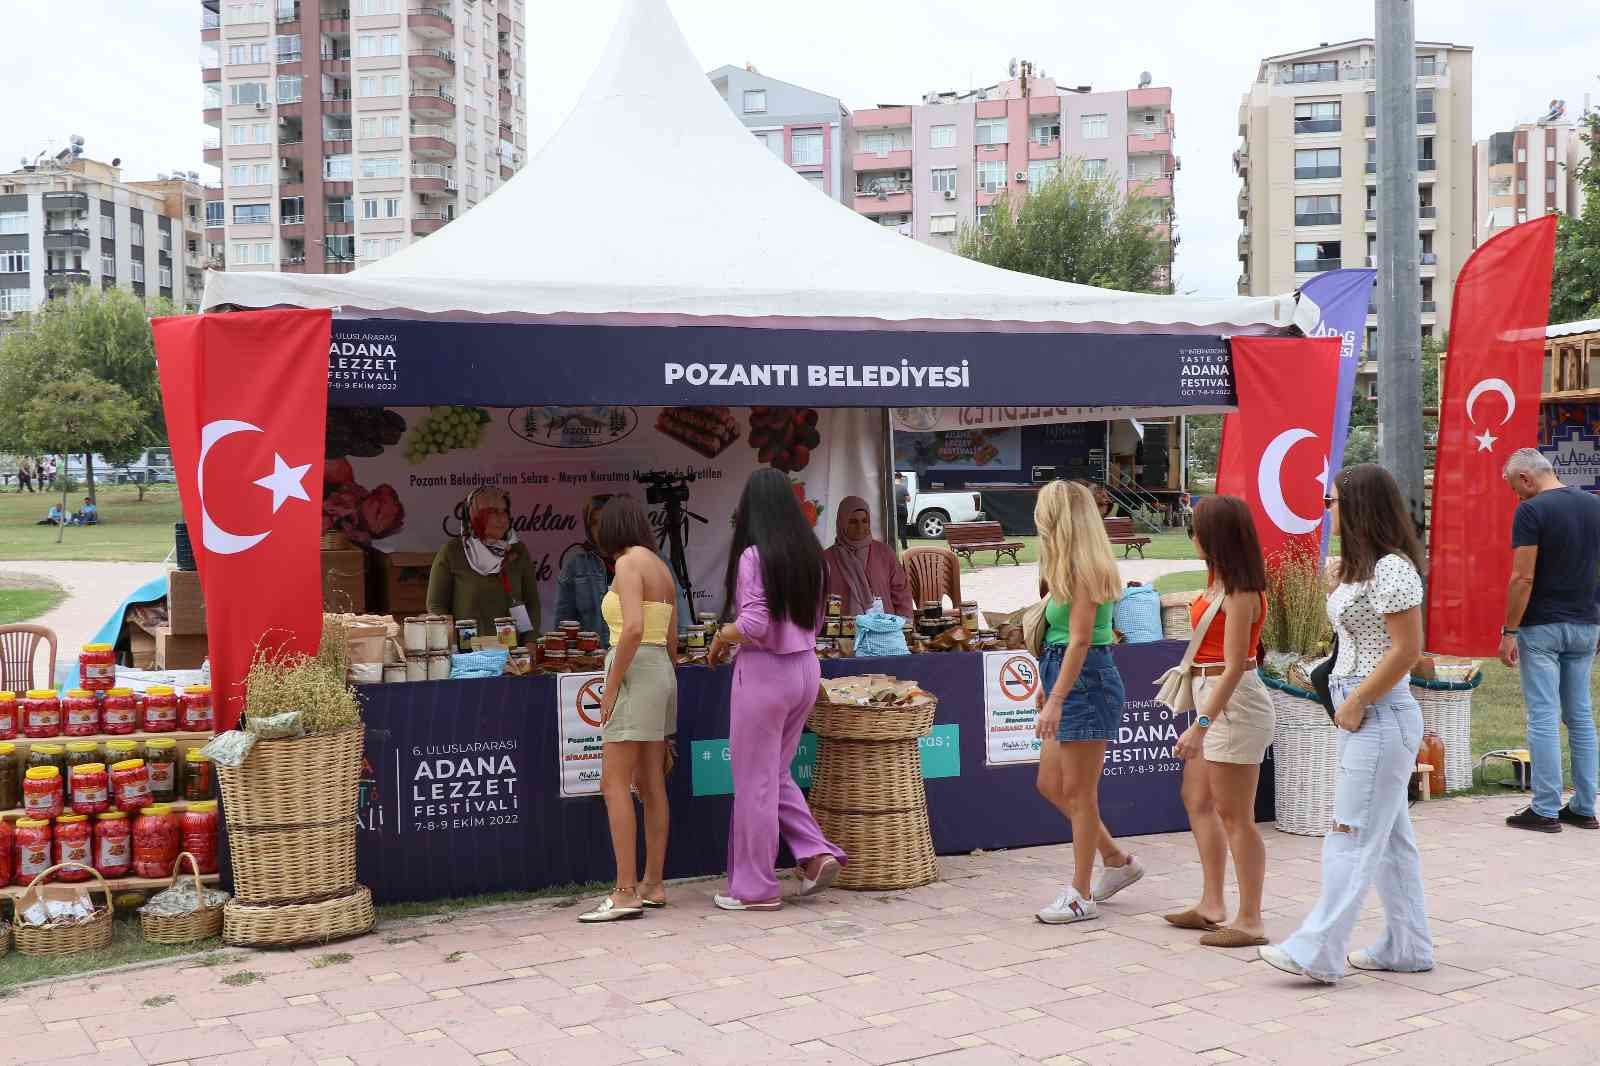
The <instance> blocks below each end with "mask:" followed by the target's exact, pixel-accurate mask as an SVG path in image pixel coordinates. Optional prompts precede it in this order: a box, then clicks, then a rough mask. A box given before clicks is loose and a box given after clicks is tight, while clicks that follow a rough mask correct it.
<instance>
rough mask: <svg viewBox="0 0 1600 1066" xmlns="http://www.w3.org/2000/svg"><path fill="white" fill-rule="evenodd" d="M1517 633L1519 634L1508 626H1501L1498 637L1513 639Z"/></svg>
mask: <svg viewBox="0 0 1600 1066" xmlns="http://www.w3.org/2000/svg"><path fill="white" fill-rule="evenodd" d="M1518 632H1519V630H1515V629H1512V628H1511V627H1510V626H1501V627H1500V635H1501V636H1502V637H1514V636H1516V635H1517V633H1518Z"/></svg>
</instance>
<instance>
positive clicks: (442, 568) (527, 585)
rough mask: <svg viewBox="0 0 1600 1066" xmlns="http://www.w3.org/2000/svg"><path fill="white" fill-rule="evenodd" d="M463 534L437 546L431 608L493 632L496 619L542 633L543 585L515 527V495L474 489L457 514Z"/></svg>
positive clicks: (528, 634)
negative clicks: (541, 605) (540, 603)
mask: <svg viewBox="0 0 1600 1066" xmlns="http://www.w3.org/2000/svg"><path fill="white" fill-rule="evenodd" d="M457 518H458V519H459V520H460V522H461V535H460V536H459V537H457V538H455V539H454V540H452V541H450V542H449V543H447V544H446V545H445V546H444V547H442V548H440V549H439V554H438V555H436V556H434V560H433V572H432V573H431V574H430V575H429V577H428V610H429V611H430V612H432V613H433V614H448V615H450V616H452V617H454V618H455V619H456V620H457V621H476V622H477V623H478V634H479V635H480V636H492V635H493V634H494V631H495V629H494V621H495V619H496V618H512V619H515V620H516V623H517V635H518V637H519V638H520V639H521V640H523V641H527V640H531V639H532V638H533V636H534V635H536V634H537V633H538V632H539V584H538V581H537V579H536V578H535V577H534V571H533V560H532V559H531V558H530V557H529V556H528V550H527V548H525V547H523V546H522V544H520V543H519V542H518V541H517V534H516V531H515V530H514V529H512V528H511V499H510V497H508V496H507V495H506V494H505V492H504V491H502V490H501V489H497V488H480V489H474V490H473V491H472V493H471V494H470V495H469V496H467V499H466V502H465V503H463V504H462V506H461V509H460V510H459V511H458V512H457Z"/></svg>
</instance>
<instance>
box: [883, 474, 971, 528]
mask: <svg viewBox="0 0 1600 1066" xmlns="http://www.w3.org/2000/svg"><path fill="white" fill-rule="evenodd" d="M899 474H900V476H901V477H902V478H904V479H905V485H906V514H907V515H908V516H909V517H910V526H911V531H912V532H913V533H914V534H915V535H917V536H920V537H924V538H926V539H928V540H938V539H939V538H941V537H943V536H944V527H945V525H946V523H949V522H981V521H983V510H982V499H981V497H980V496H979V495H978V494H977V493H976V492H924V491H921V490H920V487H919V485H918V480H919V479H918V477H917V475H916V474H914V473H912V472H911V471H909V470H902V471H899Z"/></svg>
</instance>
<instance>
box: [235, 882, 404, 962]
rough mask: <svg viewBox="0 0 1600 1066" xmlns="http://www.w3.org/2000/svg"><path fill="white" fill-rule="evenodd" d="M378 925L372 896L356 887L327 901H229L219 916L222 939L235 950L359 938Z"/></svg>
mask: <svg viewBox="0 0 1600 1066" xmlns="http://www.w3.org/2000/svg"><path fill="white" fill-rule="evenodd" d="M376 922H377V917H376V915H375V913H374V912H373V909H372V893H371V892H370V891H368V889H367V888H366V887H365V886H362V885H357V886H356V887H355V888H354V889H352V890H351V891H349V892H345V893H341V894H340V895H337V896H334V897H332V898H330V899H323V900H314V901H312V902H308V903H286V904H276V905H274V904H260V903H241V902H240V901H239V900H237V899H233V900H229V901H228V905H227V906H226V907H225V908H223V912H222V939H223V942H224V943H227V944H230V945H232V946H234V947H253V948H268V947H293V946H295V945H297V944H325V943H327V942H328V941H330V940H341V939H343V938H345V937H351V936H360V935H361V934H362V933H366V932H368V931H370V930H371V929H372V927H373V925H375V924H376Z"/></svg>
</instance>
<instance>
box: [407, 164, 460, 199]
mask: <svg viewBox="0 0 1600 1066" xmlns="http://www.w3.org/2000/svg"><path fill="white" fill-rule="evenodd" d="M411 188H412V190H413V191H414V192H454V191H455V188H456V178H455V172H454V171H452V170H451V169H450V168H449V167H447V166H443V165H441V164H439V163H412V164H411Z"/></svg>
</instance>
